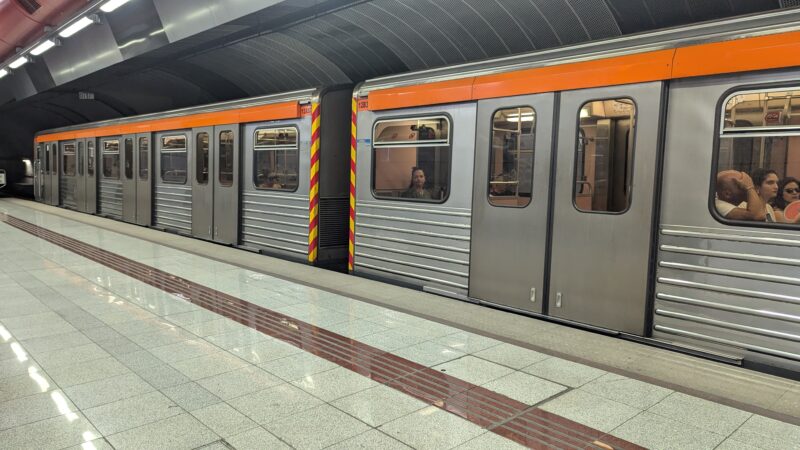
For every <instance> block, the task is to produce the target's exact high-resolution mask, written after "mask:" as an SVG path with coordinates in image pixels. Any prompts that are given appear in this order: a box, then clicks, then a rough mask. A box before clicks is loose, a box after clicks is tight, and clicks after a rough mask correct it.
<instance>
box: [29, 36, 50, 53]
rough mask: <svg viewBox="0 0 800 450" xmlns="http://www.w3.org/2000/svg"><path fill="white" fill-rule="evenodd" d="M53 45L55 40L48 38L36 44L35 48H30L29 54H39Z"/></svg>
mask: <svg viewBox="0 0 800 450" xmlns="http://www.w3.org/2000/svg"><path fill="white" fill-rule="evenodd" d="M55 46H56V41H54V40H52V39H48V40H46V41H44V42H42V43H41V44H39V45H37V46H36V48H34V49H33V50H31V55H33V56H39V55H41V54H42V53H44V52H46V51H48V50H50V49H51V48H53V47H55Z"/></svg>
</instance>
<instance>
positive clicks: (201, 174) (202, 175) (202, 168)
mask: <svg viewBox="0 0 800 450" xmlns="http://www.w3.org/2000/svg"><path fill="white" fill-rule="evenodd" d="M195 141H196V142H195V146H196V147H195V148H197V162H196V163H195V166H196V167H195V179H197V183H198V184H208V133H206V132H203V133H197V136H195Z"/></svg>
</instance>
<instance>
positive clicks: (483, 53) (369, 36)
mask: <svg viewBox="0 0 800 450" xmlns="http://www.w3.org/2000/svg"><path fill="white" fill-rule="evenodd" d="M31 1H32V0H0V7H2V6H3V5H4V2H24V3H29V2H31ZM40 2H41V3H46V2H45V1H44V0H40ZM95 3H98V2H95ZM797 5H800V0H757V1H756V0H671V1H665V0H359V1H353V0H285V1H276V0H272V1H265V0H259V1H256V0H131V1H129V2H128V3H127V4H125V5H124V6H122V7H120V8H119V9H118V10H117V11H115V12H113V13H110V14H107V15H105V16H103V17H102V19H101V21H100V23H99V24H96V25H93V26H91V27H90V28H88V29H86V30H85V31H82V32H81V33H80V34H78V35H76V36H73V37H72V38H70V39H66V40H65V41H66V42H63V43H62V45H61V46H60V47H56V48H54V49H52V50H50V51H49V52H48V53H45V54H44V55H42V56H41V57H38V58H36V59H35V60H34V61H33V62H32V63H29V64H26V65H25V66H23V67H22V68H21V69H20V70H18V71H16V72H15V73H14V74H13V75H10V76H7V77H5V78H4V79H0V157H9V156H16V155H18V156H22V155H30V153H31V147H32V144H31V142H32V138H33V135H34V133H35V132H37V131H39V130H43V129H48V128H54V127H60V126H66V125H73V124H78V123H83V122H90V121H96V120H103V119H110V118H115V117H120V116H129V115H135V114H143V113H149V112H156V111H161V110H166V109H173V108H179V107H184V106H191V105H199V104H204V103H211V102H216V101H223V100H231V99H236V98H242V97H249V96H254V95H262V94H269V93H275V92H281V91H288V90H294V89H301V88H307V87H314V86H319V85H325V84H354V83H357V82H359V81H363V80H365V79H368V78H373V77H377V76H382V75H389V74H396V73H401V72H406V71H413V70H421V69H428V68H434V67H440V66H444V65H450V64H456V63H464V62H470V61H476V60H481V59H486V58H492V57H500V56H506V55H511V54H516V53H523V52H530V51H535V50H540V49H546V48H553V47H559V46H564V45H569V44H576V43H581V42H587V41H594V40H601V39H606V38H612V37H618V36H622V35H628V34H634V33H639V32H644V31H651V30H655V29H661V28H667V27H673V26H678V25H685V24H691V23H696V22H702V21H707V20H714V19H720V18H725V17H731V16H737V15H744V14H752V13H758V12H764V11H770V10H776V9H780V8H788V7H793V6H797ZM51 14H55V13H52V12H51ZM0 40H2V41H3V42H6V40H11V39H10V38H9V36H6V35H4V31H3V30H2V29H0ZM19 45H23V43H20V44H19ZM80 92H89V93H91V94H93V99H84V100H81V99H80V96H79V93H80ZM84 97H86V96H84Z"/></svg>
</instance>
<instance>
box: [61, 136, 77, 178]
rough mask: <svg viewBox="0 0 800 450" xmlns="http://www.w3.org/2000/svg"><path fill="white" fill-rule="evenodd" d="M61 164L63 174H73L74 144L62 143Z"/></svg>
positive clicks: (74, 163) (71, 175)
mask: <svg viewBox="0 0 800 450" xmlns="http://www.w3.org/2000/svg"><path fill="white" fill-rule="evenodd" d="M61 156H62V159H63V164H62V165H61V167H62V171H63V173H64V175H67V176H70V177H74V176H75V166H76V162H75V144H74V143H73V144H64V149H63V151H62V153H61Z"/></svg>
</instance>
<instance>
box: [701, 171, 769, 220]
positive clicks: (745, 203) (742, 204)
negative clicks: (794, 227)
mask: <svg viewBox="0 0 800 450" xmlns="http://www.w3.org/2000/svg"><path fill="white" fill-rule="evenodd" d="M714 205H715V206H716V208H717V212H719V214H720V215H721V216H722V217H725V218H726V219H733V220H751V221H756V222H763V221H765V220H766V219H767V209H766V204H765V203H764V201H763V200H762V199H761V196H760V195H759V194H758V192H757V191H756V188H755V186H754V185H753V179H752V178H750V175H748V174H746V173H744V172H739V171H737V170H723V171H722V172H720V173H718V174H717V196H716V198H715V199H714Z"/></svg>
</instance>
